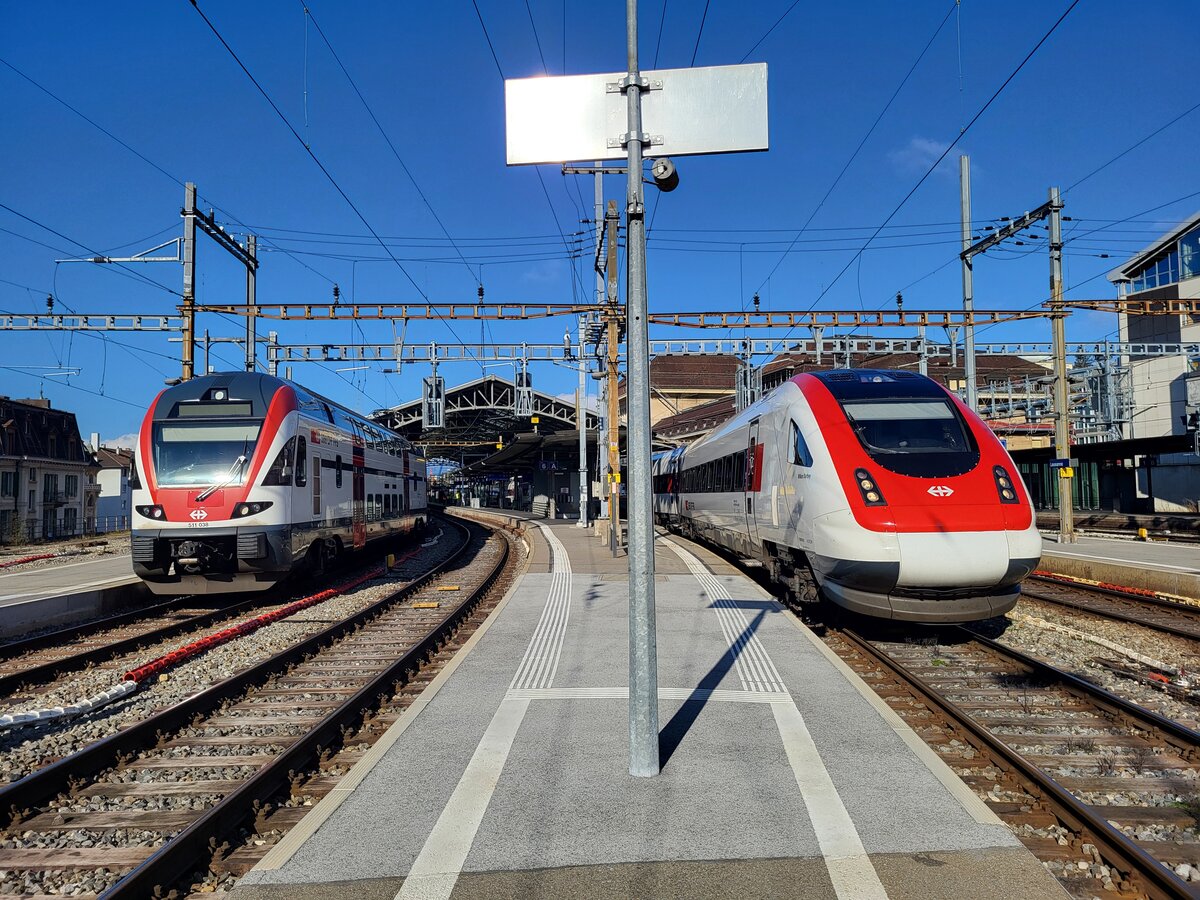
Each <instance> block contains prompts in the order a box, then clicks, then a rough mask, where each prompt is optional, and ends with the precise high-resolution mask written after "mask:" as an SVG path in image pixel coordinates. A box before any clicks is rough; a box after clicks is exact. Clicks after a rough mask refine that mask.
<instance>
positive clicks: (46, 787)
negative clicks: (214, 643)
mask: <svg viewBox="0 0 1200 900" xmlns="http://www.w3.org/2000/svg"><path fill="white" fill-rule="evenodd" d="M447 521H449V520H447ZM454 524H455V525H458V523H454ZM463 531H464V532H466V533H467V539H466V540H465V541H464V542H463V545H462V546H461V547H459V548H458V549H457V550H455V552H454V553H453V554H451V555H450V556H449V557H448V558H447V559H445V560H443V561H442V562H440V563H439V564H438V565H437V566H435V567H434V568H432V569H430V570H429V571H428V572H426V573H425V574H423V575H421V576H420V577H418V578H417V579H416V580H414V581H412V582H410V583H409V584H408V585H406V586H405V587H403V588H401V589H400V590H399V591H396V592H395V593H393V594H390V595H389V596H387V597H384V598H383V599H382V600H379V601H376V602H375V603H372V604H371V605H370V606H368V607H365V608H364V609H361V610H359V611H358V612H356V613H354V614H353V615H352V616H350V617H349V618H346V619H343V620H342V621H340V622H337V623H335V624H333V625H330V626H329V627H328V628H325V629H323V630H322V631H319V632H317V633H316V634H314V635H311V636H309V637H307V638H305V639H304V640H302V641H300V642H299V643H298V644H294V645H292V646H291V647H288V648H287V649H285V650H282V651H281V652H279V653H277V654H275V655H274V656H271V657H269V658H267V659H264V660H262V661H261V662H258V663H255V664H254V665H252V666H249V667H247V668H245V669H243V670H242V671H240V672H238V673H236V674H234V675H233V676H232V677H230V678H227V679H225V680H224V681H221V682H218V683H216V684H213V685H210V686H209V687H207V688H205V689H204V690H202V691H200V692H199V693H196V694H193V695H192V696H191V697H188V698H187V699H186V700H182V701H180V702H179V703H176V704H174V705H173V706H169V707H167V708H166V709H162V710H159V711H158V712H156V713H154V714H153V715H151V716H149V717H147V718H145V719H142V720H141V721H139V722H135V723H134V724H133V725H130V726H129V727H128V728H124V729H122V730H120V731H118V732H116V733H115V734H111V735H109V736H108V737H106V738H102V739H101V740H99V741H96V742H95V743H92V744H89V745H87V746H86V747H83V748H82V749H80V750H78V751H76V752H75V753H72V754H70V755H69V756H65V757H63V758H62V759H60V760H58V761H57V762H53V763H51V764H50V765H48V766H43V767H42V768H40V769H38V770H37V771H35V772H31V773H30V774H28V775H26V776H25V777H24V778H22V779H20V780H19V781H14V782H12V783H11V784H8V785H5V786H4V787H2V788H0V822H8V823H13V822H16V821H19V820H20V819H21V818H23V817H24V816H25V814H26V813H27V812H29V811H30V809H31V808H32V807H35V806H38V805H40V804H44V803H46V802H48V801H49V800H50V799H52V798H53V797H55V796H57V795H58V794H59V793H61V792H62V791H63V789H64V786H66V785H69V784H71V783H72V780H78V779H83V778H89V777H91V776H93V775H95V774H97V773H99V772H101V771H103V770H104V769H106V768H109V767H111V766H114V765H117V764H118V763H119V762H120V760H121V757H122V756H124V755H126V754H130V753H138V752H141V751H143V750H145V749H146V748H147V747H152V746H154V742H155V741H156V740H157V739H158V733H159V732H160V731H161V732H163V733H164V734H165V733H170V732H173V731H176V730H178V729H179V728H182V727H184V726H185V725H187V724H188V723H189V722H191V721H192V719H193V717H195V716H196V715H198V714H199V715H204V714H207V713H210V712H212V711H213V710H215V709H217V708H218V707H219V706H220V705H221V704H222V703H224V702H225V701H226V700H228V699H229V698H231V697H234V696H237V695H238V694H239V693H241V692H242V691H244V690H245V689H246V688H248V687H251V686H253V685H255V684H260V683H262V682H264V681H266V680H267V679H269V678H270V677H271V676H273V675H276V674H278V673H280V672H282V671H285V670H286V669H287V668H288V667H289V666H291V665H293V664H294V663H296V662H298V661H300V660H302V659H304V657H305V656H306V655H307V654H308V653H310V652H312V651H315V650H317V649H318V648H320V647H321V646H322V645H323V644H325V643H326V642H330V641H334V640H337V639H338V638H340V637H342V636H343V635H345V634H348V633H349V632H351V631H352V630H354V629H355V628H357V627H358V625H359V624H361V623H363V622H366V621H368V620H369V619H371V618H373V617H374V616H375V615H376V614H378V613H379V612H382V611H383V610H384V609H386V608H387V607H388V606H390V605H392V604H394V603H397V602H399V601H400V600H402V599H404V597H406V596H408V595H409V594H411V593H413V592H415V591H417V590H420V589H421V588H422V587H424V586H425V585H426V584H427V583H428V582H429V581H431V580H433V579H434V578H436V577H437V576H438V574H440V573H441V571H442V570H443V569H445V568H446V567H448V566H449V565H450V564H451V563H453V562H455V561H456V560H457V559H458V558H459V557H460V556H461V555H462V554H463V553H464V552H465V551H466V548H467V547H468V546H469V544H470V536H469V530H468V529H466V528H465V527H464V528H463Z"/></svg>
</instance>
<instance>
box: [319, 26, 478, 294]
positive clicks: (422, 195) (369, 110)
mask: <svg viewBox="0 0 1200 900" xmlns="http://www.w3.org/2000/svg"><path fill="white" fill-rule="evenodd" d="M305 12H306V13H307V14H308V18H309V19H310V20H311V21H312V24H313V27H314V28H316V29H317V34H319V35H320V36H321V40H322V41H324V42H325V46H326V47H328V48H329V52H330V53H331V54H332V55H333V59H334V61H335V62H336V63H337V64H338V67H339V68H340V69H341V70H342V74H343V75H345V76H346V80H347V81H348V82H350V87H352V88H354V93H355V94H356V95H358V99H359V100H360V101H361V102H362V105H363V109H365V110H366V111H367V115H369V116H370V117H371V121H372V122H374V123H375V127H376V128H377V129H378V130H379V133H380V135H381V136H382V137H383V139H384V141H386V142H387V145H388V149H389V150H391V151H392V156H394V157H396V162H398V163H399V164H400V168H401V169H402V170H403V171H404V174H405V175H406V176H407V177H408V180H409V181H410V182H411V183H412V186H413V188H414V189H415V190H416V192H417V196H419V197H420V198H421V202H422V203H424V204H425V208H426V209H428V210H429V214H430V215H431V216H433V220H434V221H435V222H437V224H438V227H439V228H440V229H442V234H444V235H445V236H446V240H448V241H449V242H450V244H451V246H453V247H454V250H455V252H456V253H458V255H459V256H460V257H462V262H463V265H464V266H466V267H467V273H468V274H469V275H470V276H471V282H472V285H474V284H475V282H476V275H475V272H473V271H472V269H471V266H470V265H469V264H468V263H467V260H466V257H463V255H462V251H461V250H459V249H458V244H457V243H455V240H454V238H453V237H451V236H450V232H449V230H448V229H447V228H446V225H445V223H443V222H442V219H441V217H440V216H439V215H438V214H437V212H436V210H434V208H433V204H432V203H430V202H429V198H428V197H427V196H426V195H425V192H424V191H423V190H421V186H420V185H419V184H417V179H416V178H414V177H413V174H412V172H411V171H410V170H409V168H408V166H407V165H406V164H405V162H404V160H403V159H402V158H401V156H400V151H398V150H397V149H396V145H395V144H394V143H393V142H392V139H391V137H390V136H389V135H388V133H387V132H386V131H385V130H384V128H383V125H382V124H381V123H380V121H379V118H378V117H377V116H376V115H375V111H374V110H373V109H372V108H371V105H370V104H369V103H367V98H366V97H364V96H363V92H362V91H361V90H359V87H358V84H357V83H356V82H355V81H354V79H353V78H352V77H351V76H350V72H349V70H348V69H347V68H346V65H345V63H343V62H342V58H341V57H340V56H339V55H338V52H337V51H336V50H334V49H333V44H332V43H330V41H329V38H328V37H326V36H325V31H324V30H323V29H322V28H321V24H320V23H319V22H318V21H317V17H316V16H314V15H313V14H312V10H311V9H309V8H308V7H307V6H306V7H305Z"/></svg>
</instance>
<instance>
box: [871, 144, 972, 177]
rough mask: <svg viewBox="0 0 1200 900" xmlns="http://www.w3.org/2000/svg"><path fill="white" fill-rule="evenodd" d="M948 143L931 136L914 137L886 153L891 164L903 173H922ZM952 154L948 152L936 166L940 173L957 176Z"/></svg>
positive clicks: (944, 150) (942, 151)
mask: <svg viewBox="0 0 1200 900" xmlns="http://www.w3.org/2000/svg"><path fill="white" fill-rule="evenodd" d="M948 146H949V144H948V143H947V142H946V141H935V140H933V139H932V138H923V137H914V138H912V139H911V140H909V142H908V143H907V144H905V145H904V146H903V147H900V148H899V149H897V150H892V151H890V152H889V153H888V159H890V160H891V162H892V165H893V166H895V167H896V169H897V170H898V171H899V172H900V173H901V174H904V175H918V174H919V175H923V174H924V173H925V171H926V170H927V169H928V168H929V167H930V166H932V165H933V164H934V162H935V161H936V160H937V159H938V157H940V156H941V155H942V154H943V153H945V152H946V148H947V147H948ZM955 163H956V160H955V159H954V158H953V154H948V155H947V156H946V158H945V159H943V160H942V161H941V163H940V164H939V165H938V167H937V171H938V174H940V175H953V176H954V177H958V168H957V166H956V165H955Z"/></svg>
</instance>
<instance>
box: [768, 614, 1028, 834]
mask: <svg viewBox="0 0 1200 900" xmlns="http://www.w3.org/2000/svg"><path fill="white" fill-rule="evenodd" d="M784 612H785V614H786V615H787V618H788V620H789V621H790V622H791V623H792V624H793V625H794V626H795V627H796V628H797V630H799V632H800V633H801V634H802V635H804V637H805V639H806V640H808V641H809V642H810V643H811V644H812V645H813V646H814V647H816V649H817V651H818V652H819V653H820V654H821V655H822V656H824V657H825V658H826V659H828V660H829V662H830V663H832V664H833V666H834V668H836V669H837V670H838V671H839V672H841V673H842V675H843V676H844V677H845V678H846V680H847V681H848V682H850V684H851V685H853V686H854V689H855V690H856V691H858V693H859V694H861V695H862V697H863V699H864V700H866V701H867V703H869V704H870V705H871V707H872V708H873V709H874V710H875V712H877V713H878V714H879V716H880V718H882V719H883V720H884V722H886V723H887V724H888V727H890V728H891V729H892V731H894V732H896V734H897V735H898V736H899V737H900V740H902V741H904V743H905V744H906V745H907V746H908V748H909V749H910V750H911V751H912V752H913V753H914V754H915V755H916V757H917V759H919V760H920V761H921V762H922V764H924V766H925V768H927V769H928V770H929V771H930V772H931V773H932V774H933V777H934V778H936V779H937V780H938V781H940V782H941V783H942V786H943V787H944V788H946V790H947V791H949V792H950V795H951V796H952V797H954V799H955V800H957V801H958V803H959V805H960V806H962V808H963V809H964V810H966V812H967V815H969V816H970V817H971V818H972V819H974V820H975V822H976V823H977V824H979V825H997V826H999V827H1001V828H1003V829H1004V830H1005V831H1009V829H1008V826H1007V825H1005V824H1004V822H1003V821H1001V819H1000V817H999V816H997V815H996V814H995V813H994V812H992V810H991V808H990V807H989V806H988V805H987V804H986V803H984V802H983V801H982V800H980V799H979V796H978V795H977V794H976V793H975V792H974V791H973V790H971V788H970V787H968V785H967V783H966V782H965V781H963V780H962V779H961V778H959V777H958V775H957V774H955V772H954V770H953V769H951V768H950V766H948V765H947V764H946V762H945V761H944V760H943V759H942V758H941V757H940V756H938V755H937V753H936V752H935V751H934V750H933V749H932V748H931V747H930V746H929V745H928V744H926V743H925V742H924V741H923V740H921V737H920V735H918V734H917V733H916V732H915V731H913V730H912V728H911V727H910V726H909V724H908V723H907V722H905V721H904V719H902V718H900V715H899V714H898V713H897V712H896V711H895V710H894V709H892V708H891V707H890V706H888V705H887V704H886V703H885V702H884V701H883V698H881V697H880V696H879V695H878V694H876V693H875V692H874V691H873V690H871V687H870V685H868V684H867V683H866V682H865V681H863V680H862V679H861V678H860V677H859V676H858V673H857V672H855V671H854V670H853V669H852V668H850V666H848V665H847V664H846V662H845V660H843V659H842V658H841V657H840V656H838V655H837V654H836V653H834V652H833V651H832V650H831V649H829V647H827V646H826V645H825V642H824V641H822V640H821V639H820V638H818V637H817V636H816V635H815V634H813V633H812V631H811V630H810V629H809V628H808V627H807V626H806V625H805V624H804V623H803V622H801V621H800V620H799V619H798V618H797V617H796V614H795V613H793V612H792V611H791V610H790V609H789V610H784ZM1009 833H1010V834H1011V831H1009Z"/></svg>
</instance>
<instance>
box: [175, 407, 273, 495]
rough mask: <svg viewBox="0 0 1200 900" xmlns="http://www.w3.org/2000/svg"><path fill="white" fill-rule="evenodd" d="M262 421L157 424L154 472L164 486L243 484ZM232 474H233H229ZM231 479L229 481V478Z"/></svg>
mask: <svg viewBox="0 0 1200 900" xmlns="http://www.w3.org/2000/svg"><path fill="white" fill-rule="evenodd" d="M261 427H262V423H261V422H246V421H239V422H204V423H201V422H188V423H186V424H184V423H174V422H172V423H171V424H169V425H167V424H163V425H155V426H154V474H155V476H156V478H157V480H158V483H159V484H160V485H162V486H164V487H197V486H207V485H212V484H217V483H221V482H224V483H225V484H226V485H227V486H230V487H232V486H234V485H240V484H244V483H245V480H246V476H247V474H248V472H249V470H250V466H249V465H247V464H243V465H241V466H239V467H238V470H237V471H236V472H235V471H232V470H233V467H234V464H235V463H236V462H237V461H238V458H239V457H245V459H246V460H249V459H250V456H251V454H252V453H253V452H254V445H255V444H256V443H257V442H258V433H259V430H260V429H261ZM231 475H232V476H233V477H230V476H231ZM227 479H228V480H227Z"/></svg>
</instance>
